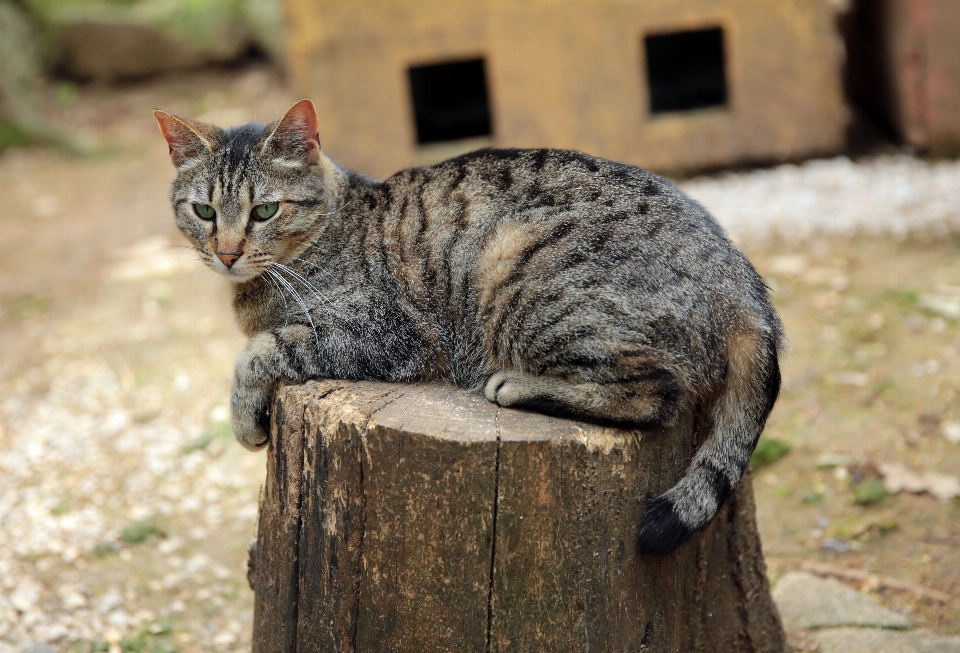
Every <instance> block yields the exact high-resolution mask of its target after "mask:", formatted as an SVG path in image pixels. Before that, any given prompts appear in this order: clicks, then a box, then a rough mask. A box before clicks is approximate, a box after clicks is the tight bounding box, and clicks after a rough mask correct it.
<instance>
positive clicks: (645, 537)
mask: <svg viewBox="0 0 960 653" xmlns="http://www.w3.org/2000/svg"><path fill="white" fill-rule="evenodd" d="M694 532H695V531H694V530H693V529H691V528H689V527H687V526H686V525H685V524H684V523H683V522H681V521H680V517H679V516H678V515H677V511H676V510H675V509H674V507H673V504H672V503H671V502H670V501H669V500H668V499H666V498H664V497H662V496H659V497H656V498H655V499H649V500H648V501H647V508H646V510H645V511H644V514H643V521H642V522H641V524H640V535H639V536H638V538H637V549H638V550H639V551H640V553H642V554H645V555H664V554H666V553H670V552H671V551H673V550H674V549H676V548H677V547H678V546H680V545H681V544H683V543H684V542H686V541H687V540H689V539H690V537H691V536H692V535H693V534H694Z"/></svg>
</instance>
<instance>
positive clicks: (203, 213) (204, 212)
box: [193, 204, 217, 220]
mask: <svg viewBox="0 0 960 653" xmlns="http://www.w3.org/2000/svg"><path fill="white" fill-rule="evenodd" d="M193 212H194V213H196V214H197V217H199V218H200V219H201V220H213V219H214V218H215V217H217V210H216V209H215V208H213V207H212V206H210V205H209V204H194V205H193Z"/></svg>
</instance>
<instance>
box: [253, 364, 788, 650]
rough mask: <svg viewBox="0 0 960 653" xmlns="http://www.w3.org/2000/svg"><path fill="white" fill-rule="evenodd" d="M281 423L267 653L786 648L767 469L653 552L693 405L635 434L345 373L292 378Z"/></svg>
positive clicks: (261, 563) (262, 593)
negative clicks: (770, 550)
mask: <svg viewBox="0 0 960 653" xmlns="http://www.w3.org/2000/svg"><path fill="white" fill-rule="evenodd" d="M273 414H274V417H273V422H274V423H273V432H272V441H271V442H272V444H271V446H270V455H269V456H268V464H267V482H266V488H265V491H264V493H263V499H262V503H261V508H260V526H259V533H258V538H257V545H256V546H255V547H254V548H253V549H252V550H251V565H252V568H251V574H250V578H251V582H252V586H253V588H254V590H255V592H256V601H255V612H254V651H256V652H257V653H267V652H274V651H277V652H280V651H282V652H284V653H289V652H291V651H296V652H299V653H306V652H308V651H310V652H313V651H318V652H319V651H324V652H326V651H338V652H339V651H360V652H363V653H376V652H381V651H384V652H385V651H392V652H393V651H396V652H400V651H410V652H416V653H422V652H430V651H451V652H457V653H469V652H474V651H476V652H483V653H486V652H488V651H489V652H503V653H507V652H512V651H522V652H524V653H528V652H530V653H533V652H538V651H543V652H545V653H546V652H549V653H563V652H566V651H571V652H572V651H578V652H585V651H594V652H595V653H596V652H597V651H601V652H607V651H609V652H621V651H622V652H624V653H626V652H629V653H636V652H637V651H643V650H649V651H657V652H660V651H678V652H679V651H683V652H684V653H686V652H688V651H715V652H717V653H721V652H723V653H727V652H729V651H738V652H753V651H756V652H761V651H762V652H764V653H766V652H774V651H784V650H785V649H786V644H785V640H784V635H783V629H782V626H781V624H780V618H779V616H778V614H777V611H776V607H775V606H774V604H773V601H772V599H771V596H770V592H769V588H768V585H767V580H766V575H765V571H764V563H763V557H762V553H761V550H760V540H759V536H758V534H757V529H756V523H755V521H754V504H753V495H752V489H751V483H750V478H749V476H747V477H746V479H745V482H742V483H741V484H740V486H739V488H738V489H737V491H736V492H735V493H734V495H733V496H732V497H731V499H730V500H728V501H727V503H726V504H725V505H724V507H723V508H722V509H721V511H720V513H719V514H718V515H717V518H716V519H715V520H714V521H713V523H712V524H711V525H710V526H709V527H708V528H707V529H705V531H704V532H703V533H701V534H700V535H699V536H698V537H696V538H694V539H693V540H692V541H690V542H688V543H687V544H685V545H683V546H681V547H680V548H679V549H678V550H677V551H675V552H674V553H671V554H669V555H666V556H663V557H652V556H641V555H639V554H638V553H637V552H636V547H635V538H636V534H637V527H638V525H639V523H640V519H641V516H642V504H641V502H640V500H641V499H642V498H644V497H646V496H648V495H650V494H655V493H658V492H661V491H663V490H665V489H666V488H668V487H670V485H672V484H673V483H674V482H676V480H677V479H678V478H679V477H680V476H681V474H682V473H683V471H684V470H685V469H686V467H687V464H688V463H689V460H690V456H691V452H692V449H693V444H694V442H695V440H696V438H697V436H698V435H699V436H700V437H702V435H703V430H704V428H705V427H704V426H703V425H702V424H701V425H700V426H699V427H698V426H697V421H696V420H695V419H694V416H691V415H688V416H686V417H685V418H684V419H682V420H681V421H680V423H679V424H677V426H675V427H674V428H672V429H669V430H665V431H631V430H618V429H613V428H606V427H600V426H594V425H588V424H583V423H578V422H573V421H569V420H560V419H554V418H550V417H546V416H543V415H539V414H535V413H528V412H523V411H516V410H508V409H501V408H498V407H497V406H496V405H494V404H491V403H489V402H487V401H486V400H485V399H484V398H483V397H481V396H479V395H475V394H471V393H468V392H466V391H463V390H460V389H457V388H453V387H451V386H446V385H438V384H434V385H426V384H424V385H390V384H381V383H369V382H346V381H323V382H310V383H308V384H306V385H303V386H295V387H294V386H290V387H286V388H283V389H281V390H280V392H279V393H278V396H277V400H276V405H275V407H274V411H273Z"/></svg>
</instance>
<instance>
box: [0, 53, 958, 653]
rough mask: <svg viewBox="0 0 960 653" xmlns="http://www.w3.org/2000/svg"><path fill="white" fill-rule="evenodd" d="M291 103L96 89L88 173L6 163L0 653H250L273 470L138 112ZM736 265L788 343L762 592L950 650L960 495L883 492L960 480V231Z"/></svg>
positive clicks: (236, 117)
mask: <svg viewBox="0 0 960 653" xmlns="http://www.w3.org/2000/svg"><path fill="white" fill-rule="evenodd" d="M72 95H73V94H61V96H63V97H66V98H67V99H70V98H72ZM296 99H297V98H296V97H295V96H293V95H291V94H290V92H289V91H288V90H286V89H285V88H284V87H283V85H282V84H281V83H280V80H279V79H278V78H277V75H276V74H275V73H274V72H273V71H272V70H271V69H269V68H252V69H245V70H242V71H232V72H230V71H226V72H225V71H220V72H217V73H203V74H197V75H192V76H189V77H183V78H180V79H176V80H173V79H170V80H160V81H154V82H150V83H146V84H139V85H132V86H127V87H123V88H113V89H98V88H92V87H85V88H81V89H80V91H79V94H78V95H77V96H76V98H75V99H72V100H70V101H69V102H64V103H59V104H58V103H56V102H51V104H50V107H49V110H48V111H49V117H50V119H52V120H55V121H57V122H58V123H59V124H61V125H65V126H66V127H67V128H68V129H69V130H70V131H71V132H72V133H74V134H75V135H76V137H77V138H78V139H79V140H80V141H81V142H82V143H84V144H85V146H86V147H87V148H88V149H89V150H90V152H91V153H90V154H88V155H86V156H76V155H70V154H65V153H62V152H59V151H56V150H52V149H23V150H13V151H8V152H7V153H5V154H3V155H0V188H2V189H3V191H4V192H3V196H4V199H5V206H4V209H5V210H4V211H0V233H2V243H3V251H4V256H3V257H2V258H0V474H2V475H3V476H4V481H2V482H0V531H2V532H3V538H2V541H0V653H7V652H8V651H9V652H11V653H12V652H19V651H21V650H22V649H23V648H24V647H25V646H27V645H29V644H30V643H32V642H34V641H47V642H50V643H53V644H54V645H55V646H57V647H58V648H60V649H62V650H65V651H66V650H69V651H76V652H77V653H80V652H88V651H100V650H111V651H120V650H124V651H141V650H142V651H157V652H161V651H166V652H170V651H175V650H179V651H184V652H187V651H241V650H249V639H250V632H249V631H250V622H251V617H252V614H251V611H252V594H251V592H250V590H249V588H248V587H247V584H246V580H245V563H246V549H247V546H248V544H249V542H250V540H251V538H252V536H253V534H254V532H255V522H256V505H257V497H258V493H259V490H260V486H261V483H262V480H263V474H264V457H263V454H250V453H248V452H246V451H245V450H243V449H242V448H241V447H239V446H238V445H236V444H235V443H233V442H232V441H231V438H230V434H229V426H228V425H227V423H226V421H225V420H226V402H227V399H228V390H229V383H230V373H231V369H232V362H233V357H234V355H235V353H236V352H237V351H238V350H239V349H240V347H241V346H242V344H243V339H242V337H241V336H240V334H239V333H238V332H237V330H236V328H235V327H234V326H233V323H232V315H231V311H230V307H229V300H228V295H227V288H226V287H225V282H223V281H221V280H219V279H218V278H216V277H215V276H214V275H213V274H212V273H209V272H208V271H207V270H205V269H201V268H200V266H199V265H198V264H197V263H195V262H192V261H190V259H189V258H187V257H185V256H184V255H183V253H182V250H178V249H176V246H177V245H180V244H182V241H181V240H180V239H179V236H178V234H177V233H176V230H175V229H174V227H173V224H172V220H171V213H170V208H169V205H168V201H167V190H168V185H169V183H170V181H171V179H172V178H173V175H174V170H173V167H172V166H171V165H170V162H169V159H168V158H167V154H166V148H165V144H164V143H163V141H162V139H161V137H160V135H159V134H158V132H157V128H156V125H155V123H154V121H153V119H152V116H151V114H150V111H151V110H152V109H153V108H155V107H162V108H165V109H168V110H171V111H173V112H175V113H182V114H184V115H189V116H193V117H197V118H201V119H204V120H208V121H211V122H216V123H220V124H235V123H239V122H243V121H247V120H254V119H260V120H263V121H266V120H269V119H272V118H273V117H276V116H278V115H280V114H281V113H282V111H283V110H284V109H285V108H286V107H287V106H289V105H290V104H291V103H292V102H293V101H295V100H296ZM322 134H323V131H322V125H321V136H322ZM334 154H335V153H334ZM958 211H960V207H958ZM745 248H746V251H747V254H748V255H749V256H750V257H751V259H752V260H753V261H754V262H755V264H756V266H757V267H758V269H759V270H760V271H761V273H762V274H764V276H765V277H767V278H768V279H769V282H770V285H771V287H772V288H773V290H774V299H775V302H776V304H777V306H778V308H779V309H780V311H781V312H782V315H783V318H784V321H785V323H786V327H787V332H788V335H789V338H790V343H791V348H792V352H791V355H790V357H789V358H788V359H787V360H786V361H785V363H784V390H783V394H782V398H781V400H780V402H779V404H778V406H777V407H776V409H775V411H774V413H773V416H772V417H771V420H770V423H769V426H768V429H767V431H766V434H765V436H764V438H765V439H768V440H771V441H772V440H775V441H777V442H780V443H782V444H784V445H786V446H787V447H788V448H789V451H788V452H787V453H786V454H785V455H782V457H780V458H779V459H777V460H774V461H773V462H769V463H768V464H766V465H764V466H762V467H761V466H758V469H757V473H756V477H755V478H756V481H755V489H756V494H757V502H758V511H759V512H758V520H759V523H760V528H761V532H762V536H763V541H764V547H765V551H766V555H767V561H768V565H769V568H770V575H771V579H772V580H773V581H775V580H776V579H777V578H778V577H779V575H781V574H782V573H783V572H785V571H788V570H791V569H796V568H799V567H800V566H801V565H802V564H803V563H804V562H809V561H820V562H827V563H830V564H833V565H838V566H842V567H845V568H849V569H855V570H864V571H868V572H871V573H874V574H879V575H881V576H889V577H893V578H897V579H901V580H906V581H911V582H913V583H915V584H917V585H920V586H923V587H926V588H929V589H932V590H937V591H939V592H943V593H946V594H948V595H950V596H951V597H952V598H951V599H950V600H949V601H946V602H941V601H938V600H934V599H931V598H923V597H921V596H920V595H919V594H918V593H917V592H914V591H903V590H895V589H891V588H890V587H889V586H887V585H886V584H885V583H883V582H881V581H882V579H881V580H880V581H878V580H877V579H876V578H874V579H871V580H868V581H867V582H866V588H865V589H867V590H869V591H872V592H874V593H876V594H877V596H878V597H879V599H880V600H881V601H882V602H883V603H884V604H886V605H887V606H889V607H892V608H894V609H896V610H898V611H900V612H902V613H904V614H907V615H909V617H910V619H911V620H913V621H914V622H915V623H916V624H918V625H923V626H926V627H929V628H932V629H933V630H936V631H938V632H941V633H944V634H960V501H958V500H957V499H953V500H949V499H947V500H938V499H937V498H935V497H934V496H932V495H931V494H930V493H921V494H907V493H900V494H897V495H889V494H887V493H885V492H884V491H883V490H882V489H881V486H880V483H879V479H880V478H881V477H882V476H883V475H884V473H886V474H888V475H889V470H888V468H885V467H884V465H885V464H889V463H900V464H902V465H905V466H906V467H907V468H909V469H910V470H913V471H916V472H918V473H924V472H937V473H940V474H944V475H948V476H960V405H958V393H960V367H958V358H960V323H958V322H957V319H956V318H958V317H960V256H958V253H960V235H956V234H953V235H950V234H948V235H943V234H942V233H939V234H937V233H933V232H931V233H927V234H911V235H908V236H906V237H904V236H898V237H892V236H890V237H886V236H871V237H866V236H854V235H849V236H831V237H829V238H828V237H826V236H823V237H818V236H811V237H808V238H804V239H792V240H786V239H779V240H773V241H766V242H765V243H764V244H762V245H753V246H751V245H749V244H747V245H746V246H745ZM954 308H956V311H955V312H954ZM953 440H956V442H954V441H953ZM766 451H768V452H769V451H771V449H770V447H766ZM775 453H776V452H772V453H771V455H770V456H769V457H770V458H771V459H773V458H776V455H775ZM884 470H887V471H886V472H884Z"/></svg>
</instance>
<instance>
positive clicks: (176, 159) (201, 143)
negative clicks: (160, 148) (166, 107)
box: [153, 109, 213, 168]
mask: <svg viewBox="0 0 960 653" xmlns="http://www.w3.org/2000/svg"><path fill="white" fill-rule="evenodd" d="M153 117H154V118H156V119H157V124H159V125H160V132H161V133H162V134H163V137H164V138H165V139H167V145H169V146H170V159H171V160H172V161H173V165H175V166H176V167H178V168H179V167H180V166H182V165H183V164H185V163H187V162H189V161H191V160H193V159H195V158H197V157H198V156H200V155H202V154H206V153H209V152H210V151H212V150H213V146H212V145H211V143H210V141H209V140H207V139H206V138H205V137H204V135H203V134H202V133H201V132H200V130H199V129H198V128H197V127H196V126H194V125H193V124H191V123H189V122H187V121H186V120H184V119H183V118H178V117H176V116H175V115H173V114H172V113H167V112H166V111H161V110H160V109H157V110H156V111H154V112H153Z"/></svg>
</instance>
